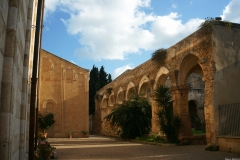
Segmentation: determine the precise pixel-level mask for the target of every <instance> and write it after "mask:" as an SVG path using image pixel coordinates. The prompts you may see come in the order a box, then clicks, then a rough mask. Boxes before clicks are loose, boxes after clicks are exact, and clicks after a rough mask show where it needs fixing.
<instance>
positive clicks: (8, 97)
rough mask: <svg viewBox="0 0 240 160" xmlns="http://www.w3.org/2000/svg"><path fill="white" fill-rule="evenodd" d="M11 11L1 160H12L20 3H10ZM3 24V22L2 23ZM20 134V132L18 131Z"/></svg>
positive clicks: (1, 110) (4, 73) (1, 116)
mask: <svg viewBox="0 0 240 160" xmlns="http://www.w3.org/2000/svg"><path fill="white" fill-rule="evenodd" d="M8 3H9V11H8V19H7V27H6V43H5V52H4V55H3V56H4V59H3V71H2V84H1V93H2V94H1V100H0V101H1V105H0V135H1V137H0V144H1V145H0V157H1V159H6V160H9V159H12V158H11V157H12V155H13V154H14V152H13V138H14V137H13V133H11V131H13V130H12V128H11V126H12V125H13V124H14V123H13V122H12V121H11V120H12V119H13V118H12V117H11V116H13V104H14V102H13V100H14V99H13V97H14V91H15V90H16V89H15V88H14V83H13V74H14V58H15V57H17V56H16V51H15V48H16V32H17V23H18V3H19V1H13V0H10V1H8ZM1 23H2V22H1ZM17 132H18V131H17Z"/></svg>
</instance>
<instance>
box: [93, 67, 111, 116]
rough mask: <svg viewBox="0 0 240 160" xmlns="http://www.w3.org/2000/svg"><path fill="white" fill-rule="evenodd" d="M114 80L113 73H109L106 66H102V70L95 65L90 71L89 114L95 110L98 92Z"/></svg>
mask: <svg viewBox="0 0 240 160" xmlns="http://www.w3.org/2000/svg"><path fill="white" fill-rule="evenodd" d="M111 81H112V77H111V74H107V73H106V72H105V70H104V67H103V66H101V68H100V70H98V68H97V67H95V66H94V65H93V68H92V69H91V71H90V79H89V114H90V115H92V114H94V112H95V95H96V92H97V91H98V90H99V89H101V88H102V87H104V86H105V85H106V84H108V83H110V82H111Z"/></svg>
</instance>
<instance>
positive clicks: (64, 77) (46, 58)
mask: <svg viewBox="0 0 240 160" xmlns="http://www.w3.org/2000/svg"><path fill="white" fill-rule="evenodd" d="M39 78H40V87H39V113H40V114H46V113H53V114H54V118H55V121H56V122H55V124H54V125H53V127H51V128H50V129H49V130H48V131H47V132H48V137H61V138H64V137H67V136H68V134H69V131H71V132H72V136H73V137H74V138H76V137H82V136H83V135H82V134H81V131H88V130H89V114H88V93H89V87H88V84H89V82H88V79H89V70H87V69H84V68H81V67H79V66H77V65H75V64H73V63H71V62H68V61H66V60H64V59H62V58H60V57H57V56H55V55H53V54H51V53H49V52H47V51H45V50H42V52H41V60H40V77H39Z"/></svg>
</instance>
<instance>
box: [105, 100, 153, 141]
mask: <svg viewBox="0 0 240 160" xmlns="http://www.w3.org/2000/svg"><path fill="white" fill-rule="evenodd" d="M151 118H152V110H151V105H150V104H149V102H148V100H147V99H146V98H142V97H139V96H134V97H133V98H132V99H130V100H129V101H125V102H124V103H123V104H122V105H121V106H120V107H117V108H114V109H113V110H112V112H111V113H110V114H109V115H107V116H106V117H105V119H106V120H107V121H109V122H110V125H111V126H112V127H116V126H117V127H120V128H121V130H119V131H118V133H119V134H120V137H121V138H128V139H134V138H136V137H138V136H141V135H143V134H148V133H149V131H150V129H151Z"/></svg>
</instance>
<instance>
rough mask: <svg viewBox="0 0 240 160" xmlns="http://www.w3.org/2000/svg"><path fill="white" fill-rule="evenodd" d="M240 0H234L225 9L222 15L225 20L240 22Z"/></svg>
mask: <svg viewBox="0 0 240 160" xmlns="http://www.w3.org/2000/svg"><path fill="white" fill-rule="evenodd" d="M239 8H240V0H232V1H231V2H230V3H229V4H228V5H227V6H226V7H225V9H224V10H223V14H222V15H221V17H222V18H223V20H225V21H231V22H235V23H240V16H239V15H240V9H239Z"/></svg>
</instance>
